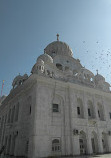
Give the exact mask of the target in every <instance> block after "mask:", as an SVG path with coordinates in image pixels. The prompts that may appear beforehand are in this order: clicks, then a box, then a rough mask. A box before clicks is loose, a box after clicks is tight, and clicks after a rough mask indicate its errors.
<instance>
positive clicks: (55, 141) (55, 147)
mask: <svg viewBox="0 0 111 158" xmlns="http://www.w3.org/2000/svg"><path fill="white" fill-rule="evenodd" d="M52 151H53V152H58V151H60V139H53V140H52Z"/></svg>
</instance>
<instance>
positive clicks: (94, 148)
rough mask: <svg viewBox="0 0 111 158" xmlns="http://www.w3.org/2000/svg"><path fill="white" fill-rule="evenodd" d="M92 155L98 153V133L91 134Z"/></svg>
mask: <svg viewBox="0 0 111 158" xmlns="http://www.w3.org/2000/svg"><path fill="white" fill-rule="evenodd" d="M91 144H92V153H98V138H97V134H96V132H94V131H93V132H92V134H91Z"/></svg>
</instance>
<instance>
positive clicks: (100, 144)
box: [97, 127, 103, 153]
mask: <svg viewBox="0 0 111 158" xmlns="http://www.w3.org/2000/svg"><path fill="white" fill-rule="evenodd" d="M97 128H98V127H97ZM98 151H99V153H103V145H102V134H101V132H99V131H98Z"/></svg>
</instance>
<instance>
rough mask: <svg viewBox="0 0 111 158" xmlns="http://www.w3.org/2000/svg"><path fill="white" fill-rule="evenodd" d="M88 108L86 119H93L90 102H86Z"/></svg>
mask: <svg viewBox="0 0 111 158" xmlns="http://www.w3.org/2000/svg"><path fill="white" fill-rule="evenodd" d="M87 107H88V118H89V119H90V118H94V110H93V103H92V101H91V100H88V102H87Z"/></svg>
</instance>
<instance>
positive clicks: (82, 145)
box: [79, 131, 87, 155]
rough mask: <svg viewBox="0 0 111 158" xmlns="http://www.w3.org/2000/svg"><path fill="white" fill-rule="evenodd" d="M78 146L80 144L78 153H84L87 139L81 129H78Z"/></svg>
mask: <svg viewBox="0 0 111 158" xmlns="http://www.w3.org/2000/svg"><path fill="white" fill-rule="evenodd" d="M79 146H80V155H84V154H86V153H87V140H86V134H85V132H83V131H80V135H79Z"/></svg>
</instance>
